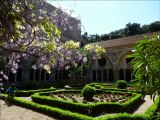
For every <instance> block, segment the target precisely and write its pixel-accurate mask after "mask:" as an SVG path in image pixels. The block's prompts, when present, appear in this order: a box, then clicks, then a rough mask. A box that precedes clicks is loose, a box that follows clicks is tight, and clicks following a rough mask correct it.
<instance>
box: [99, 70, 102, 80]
mask: <svg viewBox="0 0 160 120" xmlns="http://www.w3.org/2000/svg"><path fill="white" fill-rule="evenodd" d="M98 81H102V74H101V70H98Z"/></svg>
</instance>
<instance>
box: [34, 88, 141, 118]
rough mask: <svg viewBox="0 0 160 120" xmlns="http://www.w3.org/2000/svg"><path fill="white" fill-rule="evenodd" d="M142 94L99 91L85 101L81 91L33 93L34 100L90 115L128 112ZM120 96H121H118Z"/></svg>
mask: <svg viewBox="0 0 160 120" xmlns="http://www.w3.org/2000/svg"><path fill="white" fill-rule="evenodd" d="M141 96H142V95H141V94H136V93H129V92H125V93H124V92H111V91H97V92H96V95H95V96H94V98H93V100H92V101H84V100H83V97H82V96H81V95H80V91H69V90H68V91H55V92H50V93H49V92H45V93H44V92H43V93H37V94H34V95H32V100H33V101H34V102H37V103H40V104H45V105H49V106H53V107H58V108H61V109H65V110H70V111H72V112H78V113H81V114H86V115H90V116H98V115H101V114H104V113H120V112H127V111H128V110H129V109H130V108H131V107H132V106H133V105H134V104H136V103H138V102H140V101H141ZM118 97H119V98H118Z"/></svg>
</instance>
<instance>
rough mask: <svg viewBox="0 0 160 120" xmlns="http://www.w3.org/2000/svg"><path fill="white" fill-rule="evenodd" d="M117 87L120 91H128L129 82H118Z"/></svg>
mask: <svg viewBox="0 0 160 120" xmlns="http://www.w3.org/2000/svg"><path fill="white" fill-rule="evenodd" d="M116 85H117V88H119V89H126V88H127V82H126V81H124V80H118V81H117V83H116Z"/></svg>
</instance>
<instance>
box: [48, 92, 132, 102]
mask: <svg viewBox="0 0 160 120" xmlns="http://www.w3.org/2000/svg"><path fill="white" fill-rule="evenodd" d="M49 96H50V97H52V98H56V99H60V100H67V101H72V102H80V103H92V102H94V103H97V102H116V103H123V102H126V101H127V100H129V99H130V98H132V97H133V96H135V94H128V93H125V94H118V93H105V92H104V93H101V94H96V95H94V97H93V99H92V100H91V101H86V100H84V99H83V96H82V95H81V94H80V93H55V94H53V93H52V94H50V95H49Z"/></svg>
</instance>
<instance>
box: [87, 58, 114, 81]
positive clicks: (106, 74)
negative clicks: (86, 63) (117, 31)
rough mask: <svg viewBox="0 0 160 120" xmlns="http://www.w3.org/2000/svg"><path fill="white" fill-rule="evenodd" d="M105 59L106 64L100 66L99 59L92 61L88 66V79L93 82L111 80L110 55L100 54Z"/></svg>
mask: <svg viewBox="0 0 160 120" xmlns="http://www.w3.org/2000/svg"><path fill="white" fill-rule="evenodd" d="M102 58H103V59H105V60H106V64H105V65H103V66H101V65H100V64H99V61H98V60H96V61H92V63H91V67H90V73H89V75H90V81H94V82H112V81H113V79H114V77H113V63H112V62H111V59H110V57H108V56H107V55H105V56H102Z"/></svg>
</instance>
